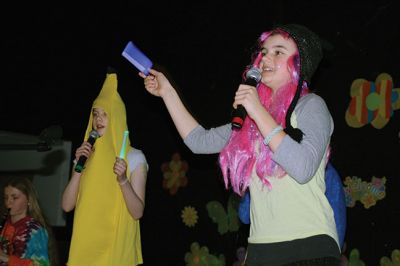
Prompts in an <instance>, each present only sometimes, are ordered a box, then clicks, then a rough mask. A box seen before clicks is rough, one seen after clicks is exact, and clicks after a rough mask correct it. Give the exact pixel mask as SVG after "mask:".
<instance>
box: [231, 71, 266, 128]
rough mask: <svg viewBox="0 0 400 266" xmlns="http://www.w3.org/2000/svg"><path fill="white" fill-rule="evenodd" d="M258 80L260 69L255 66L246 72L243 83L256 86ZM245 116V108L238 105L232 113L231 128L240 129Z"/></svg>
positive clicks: (259, 78)
mask: <svg viewBox="0 0 400 266" xmlns="http://www.w3.org/2000/svg"><path fill="white" fill-rule="evenodd" d="M260 80H261V71H260V70H259V69H258V68H256V67H252V68H250V69H249V71H247V73H246V80H245V81H244V84H246V85H250V86H253V87H257V84H258V83H259V82H260ZM246 116H247V112H246V109H245V108H244V107H243V105H241V104H240V105H238V106H237V108H236V109H234V110H233V113H232V129H241V128H242V126H243V122H244V119H245V118H246Z"/></svg>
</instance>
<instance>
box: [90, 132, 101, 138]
mask: <svg viewBox="0 0 400 266" xmlns="http://www.w3.org/2000/svg"><path fill="white" fill-rule="evenodd" d="M98 137H100V135H99V132H97V131H96V130H92V131H90V133H89V138H94V139H97V138H98Z"/></svg>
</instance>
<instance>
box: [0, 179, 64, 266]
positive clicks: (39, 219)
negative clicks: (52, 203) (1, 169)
mask: <svg viewBox="0 0 400 266" xmlns="http://www.w3.org/2000/svg"><path fill="white" fill-rule="evenodd" d="M4 205H5V207H6V208H7V209H8V217H7V218H6V221H5V224H4V226H3V227H2V230H1V236H0V243H1V246H0V247H1V249H0V262H1V263H0V265H9V266H25V265H26V266H39V265H40V266H47V265H58V263H57V261H56V256H55V253H54V252H55V251H54V250H55V249H54V248H55V246H54V242H53V241H52V240H53V238H52V235H51V233H52V231H51V229H50V227H49V225H48V224H47V222H46V220H45V217H44V215H43V214H42V211H41V208H40V206H39V203H38V197H37V193H36V190H35V188H34V186H33V184H32V182H31V181H30V179H28V178H22V177H17V178H11V179H10V181H9V182H8V183H7V184H6V185H5V187H4ZM49 234H50V236H49ZM49 239H50V241H49Z"/></svg>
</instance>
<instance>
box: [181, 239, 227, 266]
mask: <svg viewBox="0 0 400 266" xmlns="http://www.w3.org/2000/svg"><path fill="white" fill-rule="evenodd" d="M185 262H186V265H187V266H225V257H224V255H222V254H221V255H219V257H218V258H217V257H216V256H214V255H211V254H209V252H208V248H207V247H206V246H203V247H201V248H200V245H199V243H197V242H193V243H192V244H191V245H190V252H186V254H185Z"/></svg>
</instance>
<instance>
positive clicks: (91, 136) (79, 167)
mask: <svg viewBox="0 0 400 266" xmlns="http://www.w3.org/2000/svg"><path fill="white" fill-rule="evenodd" d="M98 137H99V133H97V131H96V130H92V131H90V133H89V138H88V140H87V142H89V143H90V145H92V146H93V145H94V143H95V141H96V139H97V138H98ZM86 160H87V157H86V156H84V155H81V157H79V160H78V162H77V163H76V166H75V169H74V170H75V172H78V173H81V172H82V170H83V168H84V165H85V162H86Z"/></svg>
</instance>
